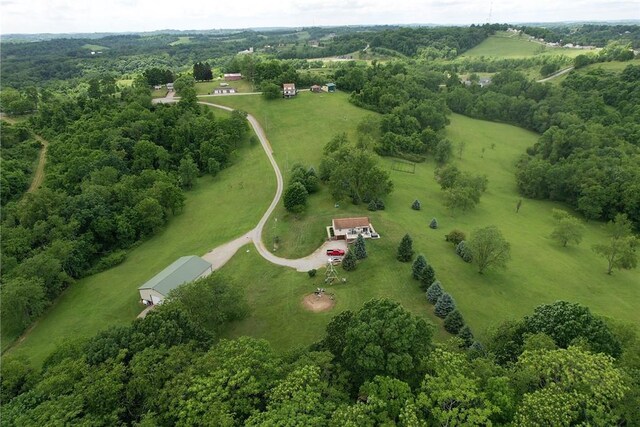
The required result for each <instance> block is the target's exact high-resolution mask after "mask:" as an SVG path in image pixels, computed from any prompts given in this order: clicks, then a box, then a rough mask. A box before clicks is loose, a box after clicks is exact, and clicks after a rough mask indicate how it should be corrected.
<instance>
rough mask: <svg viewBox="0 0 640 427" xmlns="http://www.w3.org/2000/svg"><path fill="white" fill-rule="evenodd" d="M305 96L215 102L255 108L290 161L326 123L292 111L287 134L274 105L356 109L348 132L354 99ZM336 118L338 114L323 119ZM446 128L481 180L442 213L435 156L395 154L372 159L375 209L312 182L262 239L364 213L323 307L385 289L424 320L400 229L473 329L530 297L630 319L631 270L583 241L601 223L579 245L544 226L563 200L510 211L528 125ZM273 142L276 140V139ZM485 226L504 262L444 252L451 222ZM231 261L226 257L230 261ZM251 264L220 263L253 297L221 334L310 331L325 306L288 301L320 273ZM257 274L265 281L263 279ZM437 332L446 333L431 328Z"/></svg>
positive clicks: (301, 245) (355, 304)
mask: <svg viewBox="0 0 640 427" xmlns="http://www.w3.org/2000/svg"><path fill="white" fill-rule="evenodd" d="M312 96H313V94H307V95H306V96H303V97H299V98H298V99H297V100H286V101H273V102H272V103H267V102H265V101H262V100H259V101H257V102H256V103H255V105H259V106H260V105H261V106H263V108H264V110H263V111H260V110H258V108H256V107H255V105H254V106H252V105H250V103H249V101H250V100H249V99H246V98H245V97H238V98H233V99H231V98H225V103H227V104H231V102H230V101H233V103H234V106H236V107H240V108H243V109H245V110H248V111H250V112H252V113H253V114H255V115H256V117H257V118H258V119H259V120H260V121H261V122H262V123H263V125H264V124H265V121H264V120H265V118H266V119H267V120H269V119H270V120H271V121H270V122H269V125H268V126H269V130H268V131H267V134H268V136H269V138H270V140H271V142H272V144H273V145H274V150H275V152H276V154H277V155H278V161H279V162H280V163H282V158H283V157H284V158H285V161H286V162H287V163H288V164H289V165H291V164H293V163H295V162H301V163H303V164H305V165H309V164H312V165H316V164H317V163H318V160H319V159H320V158H321V155H322V147H323V146H324V143H325V142H326V141H328V140H329V139H330V138H331V136H332V135H333V132H328V133H326V134H319V135H316V132H315V131H313V132H312V131H308V132H306V133H305V132H304V129H299V128H300V127H301V126H302V127H304V126H305V125H304V122H302V124H301V123H300V122H298V123H297V125H296V129H295V130H292V132H293V133H294V134H295V135H296V136H295V137H294V136H291V137H289V138H287V130H286V129H287V128H290V127H291V126H292V125H293V123H294V121H292V119H291V117H290V116H288V115H286V114H284V113H285V110H286V109H289V108H290V106H291V105H294V106H299V107H300V108H301V109H303V110H304V111H305V112H306V113H304V115H305V116H307V117H315V116H316V115H320V116H322V117H340V116H341V115H343V111H344V112H345V113H344V114H347V115H351V116H352V117H354V119H355V120H354V122H352V123H351V124H350V125H349V126H347V127H346V128H343V129H347V130H351V131H352V130H353V128H354V127H355V125H356V124H357V118H356V117H357V115H356V114H354V113H353V112H352V110H353V108H354V107H353V106H351V105H350V104H346V103H345V104H344V105H339V104H335V103H334V102H333V99H331V98H329V99H331V101H327V102H326V103H324V102H318V101H317V100H314V99H313V98H311V97H312ZM327 97H328V95H327ZM240 98H245V99H240ZM334 99H338V98H334ZM251 100H254V98H253V97H251ZM296 101H298V102H297V103H296ZM343 101H344V102H346V99H344V98H343ZM323 110H324V111H323ZM276 112H278V113H279V114H281V115H278V114H276ZM293 114H294V115H296V116H299V115H301V114H302V113H301V112H300V111H298V110H296V111H295V112H294V113H293ZM285 122H286V123H287V125H286V126H285V124H284V123H285ZM306 123H308V125H309V127H310V128H312V127H314V126H317V123H316V122H315V121H313V120H308V121H307V122H306ZM335 123H338V122H337V121H335V120H334V124H335ZM265 127H266V126H265ZM332 130H335V131H340V130H341V128H339V127H338V126H337V125H336V126H334V127H333V128H332ZM301 135H305V136H304V137H301ZM311 135H316V136H315V137H312V136H311ZM447 136H448V137H449V138H450V139H451V140H452V141H453V142H454V145H455V144H456V143H457V142H458V141H464V142H465V143H466V146H465V149H464V151H463V154H462V159H458V158H457V157H458V155H457V153H456V155H455V157H456V158H455V159H454V162H455V163H457V164H458V165H459V166H460V167H461V168H462V169H464V170H468V171H470V172H473V173H479V174H486V175H487V176H488V178H489V189H488V191H487V193H485V194H484V195H483V197H482V201H481V203H480V205H479V206H478V207H477V208H476V209H475V210H473V211H471V212H468V213H457V214H452V213H451V212H449V211H448V210H447V209H445V208H444V206H443V197H442V192H441V190H440V188H439V186H438V185H437V183H436V182H435V181H434V179H433V175H434V170H435V167H436V166H435V165H434V164H433V163H432V162H426V163H423V164H418V165H417V167H416V171H415V174H410V173H405V172H397V171H394V170H392V169H393V168H392V166H393V163H394V162H395V160H394V159H390V158H385V159H381V161H382V164H383V165H384V167H385V168H386V169H387V170H389V171H390V173H391V177H392V180H393V181H394V185H395V190H394V192H393V193H392V194H391V195H390V196H389V197H388V198H387V200H386V205H387V209H386V210H385V211H378V212H369V211H367V210H366V207H365V206H363V205H360V206H353V205H351V204H350V203H348V202H346V201H345V202H342V203H340V206H339V207H338V208H336V207H335V206H334V201H333V200H332V199H331V197H330V195H329V194H328V191H327V190H326V189H323V190H322V191H321V192H320V193H319V194H316V195H313V196H311V197H310V201H309V208H308V209H307V213H306V214H305V215H303V216H301V217H299V218H295V217H293V216H289V215H286V214H285V213H284V211H283V210H282V208H281V209H280V210H279V211H277V212H276V213H275V214H274V217H278V221H277V222H276V221H275V218H274V217H272V218H271V219H270V222H269V223H268V225H267V227H266V229H265V230H266V234H265V235H266V238H265V241H266V242H267V243H268V244H271V243H272V240H273V239H272V238H273V236H274V235H278V236H279V237H280V247H279V248H278V250H277V252H276V253H278V254H279V255H280V256H290V257H297V256H302V255H305V254H307V253H309V252H311V251H312V250H313V249H315V248H317V246H318V245H319V244H320V243H321V242H322V240H323V239H324V236H325V233H326V232H325V226H326V225H328V224H329V223H330V219H331V218H332V217H334V216H351V215H368V216H370V217H371V220H372V223H373V226H374V227H375V228H376V230H377V231H378V232H379V233H380V234H381V235H382V239H380V240H377V241H375V242H373V241H372V242H370V243H369V245H370V246H371V248H370V250H371V253H370V257H369V259H367V261H366V262H364V263H362V264H361V266H360V267H359V269H358V270H357V271H356V272H355V273H348V274H346V273H345V277H347V278H348V279H349V280H348V282H347V285H346V286H343V285H337V286H335V289H337V291H336V293H337V296H338V304H337V306H336V307H335V309H334V310H333V314H336V313H338V312H339V311H341V310H343V309H346V308H349V309H358V308H359V307H360V306H361V305H362V303H364V302H365V301H366V300H367V299H369V298H371V297H374V296H388V297H391V298H394V299H396V300H398V301H400V302H402V303H403V305H405V306H406V307H407V308H409V309H411V310H412V311H413V312H415V313H416V314H419V315H424V316H429V317H431V318H432V319H434V318H433V317H432V315H431V314H430V313H431V310H432V307H431V306H430V305H428V304H427V302H426V300H425V299H424V297H423V295H422V293H421V292H420V291H419V290H418V286H417V282H415V281H413V280H412V279H411V277H410V265H409V264H403V263H399V262H397V261H395V259H394V256H395V251H396V248H397V245H398V243H399V241H400V239H401V237H402V236H403V235H404V234H405V233H409V234H411V236H412V237H413V239H414V247H415V249H416V251H417V252H418V253H423V254H425V255H426V257H427V259H428V261H429V262H430V263H431V264H432V265H433V266H434V268H435V270H436V273H437V276H438V279H439V280H441V282H442V283H443V286H444V288H445V289H446V290H447V291H449V292H450V293H451V294H452V295H453V296H454V298H455V300H456V302H457V304H458V306H459V308H460V309H461V311H462V313H463V315H464V316H465V318H466V319H467V321H468V323H469V324H470V325H471V326H472V328H473V330H474V331H475V332H476V334H478V335H479V336H480V337H482V336H484V335H485V331H486V329H487V328H488V327H490V326H492V325H495V324H496V323H498V322H500V321H502V320H506V319H516V318H520V317H522V316H523V315H526V314H527V313H530V312H531V310H532V309H533V308H534V307H536V306H537V305H539V304H543V303H550V302H553V301H556V300H558V299H565V300H569V301H575V302H580V303H582V304H585V305H587V306H589V307H590V308H591V309H592V310H593V311H594V312H596V313H598V314H601V315H604V316H609V317H612V318H618V319H621V320H624V321H629V322H635V323H640V314H639V313H638V312H637V310H636V309H635V307H636V306H637V305H638V303H640V287H638V283H640V272H639V271H638V270H631V271H616V272H615V273H614V275H612V276H608V275H606V274H605V267H606V264H605V261H604V259H601V258H599V257H598V256H596V255H595V254H594V253H593V251H592V250H591V246H592V245H593V244H594V243H596V242H601V241H604V239H605V236H604V234H603V231H602V224H600V223H597V222H591V223H585V226H586V232H585V237H584V240H583V242H582V244H581V245H579V246H571V247H568V248H562V247H560V245H559V244H557V243H556V242H554V241H553V240H551V239H550V238H549V237H548V236H549V234H550V233H551V231H552V229H553V221H552V218H551V209H552V208H565V209H566V208H567V207H566V206H563V205H562V204H559V203H553V202H548V201H536V200H528V199H524V200H523V204H522V208H521V210H520V212H519V213H517V214H516V213H515V207H516V203H517V201H518V200H519V199H520V196H519V195H518V193H517V189H516V184H515V177H514V171H515V162H516V160H517V158H518V157H519V156H520V155H522V154H523V153H524V151H525V149H526V147H528V146H530V145H532V144H533V143H534V142H535V141H536V139H537V137H538V136H537V135H536V134H534V133H531V132H528V131H525V130H523V129H520V128H517V127H514V126H509V125H505V124H498V123H491V122H486V121H481V120H474V119H470V118H467V117H464V116H460V115H452V116H451V125H450V126H449V127H448V130H447ZM283 144H285V145H286V147H281V145H283ZM494 144H495V145H494ZM492 146H493V148H492ZM483 148H484V154H483V152H482V150H483ZM282 151H284V156H283V153H282ZM416 198H417V199H419V200H420V201H421V202H422V205H423V209H422V211H413V210H411V209H410V205H411V202H412V201H413V200H414V199H416ZM433 217H436V218H437V219H438V221H439V223H440V228H439V229H438V230H431V229H430V228H429V227H428V224H429V222H430V220H431V218H433ZM488 225H496V226H498V227H499V228H500V229H501V230H502V232H503V234H504V235H505V237H506V238H507V240H508V241H509V242H510V243H511V246H512V250H511V254H512V261H511V262H510V263H509V267H508V269H507V270H505V271H489V272H487V273H486V274H484V275H480V274H478V273H477V272H476V270H475V267H474V266H473V265H469V264H466V263H464V262H462V260H461V259H460V258H459V257H457V256H456V255H455V253H454V248H453V246H452V245H451V244H449V243H447V242H445V241H444V235H445V234H446V233H447V232H449V231H450V230H452V229H454V228H457V229H461V230H463V231H465V232H466V233H467V235H469V233H470V232H471V231H472V230H474V229H476V228H478V227H483V226H488ZM249 256H250V255H248V256H246V257H249ZM237 257H245V255H244V254H240V255H238V256H237ZM236 263H237V267H233V268H232V267H231V266H234V265H236ZM261 264H262V261H260V262H258V261H255V260H254V261H252V262H247V263H246V264H244V263H243V261H240V260H234V261H233V263H232V264H230V265H229V267H230V269H229V270H227V271H228V272H229V273H230V274H232V275H237V277H238V278H241V280H242V281H243V282H244V283H245V285H246V286H247V287H248V289H249V295H250V298H251V299H252V301H253V302H252V303H253V306H254V313H253V315H252V316H251V317H250V318H249V319H247V320H245V321H244V322H241V323H240V324H239V325H236V326H235V327H234V329H233V332H232V335H234V336H235V335H240V334H251V335H255V336H260V337H265V338H268V339H270V340H273V341H274V343H275V344H276V345H277V346H279V347H282V348H289V347H290V346H293V345H295V344H296V343H298V344H303V343H306V342H311V341H313V340H314V339H318V338H319V337H320V335H321V333H322V328H323V326H324V325H325V324H326V322H327V321H328V319H330V317H331V316H330V315H328V314H326V313H325V314H311V313H308V312H306V311H304V310H303V309H302V308H301V307H300V305H299V303H300V300H301V299H302V298H303V296H304V295H305V294H306V293H308V292H311V291H313V290H314V289H315V287H316V286H319V285H318V283H321V280H320V281H319V282H318V280H316V281H313V280H311V279H308V278H307V277H306V276H305V275H304V274H301V273H296V272H294V271H288V270H285V269H281V268H278V267H274V266H269V265H266V266H264V267H259V266H260V265H261ZM252 265H255V266H258V267H259V268H260V269H262V270H259V271H258V272H257V273H255V279H252V278H251V276H252V275H253V274H254V273H253V272H252V270H251V268H253V267H251V266H252ZM319 274H320V275H322V274H323V273H322V272H320V273H319ZM266 277H269V280H265V278H266ZM352 279H353V280H352ZM307 283H308V284H307ZM282 287H284V288H285V289H281V288H282ZM332 289H333V288H332ZM338 292H339V293H338ZM254 298H255V299H254ZM310 319H313V320H310ZM316 319H317V320H316ZM252 331H253V332H252ZM314 331H315V332H314ZM438 336H440V337H443V336H446V334H445V333H444V332H442V331H439V333H438Z"/></svg>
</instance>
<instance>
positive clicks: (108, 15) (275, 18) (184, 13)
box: [0, 0, 640, 34]
mask: <svg viewBox="0 0 640 427" xmlns="http://www.w3.org/2000/svg"><path fill="white" fill-rule="evenodd" d="M622 19H640V0H596V1H593V0H591V1H588V0H570V1H567V0H529V1H522V0H511V1H509V0H494V1H491V0H482V1H481V0H395V1H394V0H271V1H269V0H237V1H233V0H227V1H221V0H181V1H175V0H171V1H169V0H0V34H14V33H21V34H29V33H91V32H128V31H136V32H138V31H153V30H163V29H176V30H205V29H219V28H251V27H308V26H315V25H317V26H339V25H371V24H472V23H476V24H482V23H485V22H492V23H496V22H497V23H518V22H557V21H603V20H622Z"/></svg>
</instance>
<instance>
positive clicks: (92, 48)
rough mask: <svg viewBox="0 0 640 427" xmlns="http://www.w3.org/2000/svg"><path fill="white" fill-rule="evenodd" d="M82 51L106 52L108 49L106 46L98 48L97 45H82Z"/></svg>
mask: <svg viewBox="0 0 640 427" xmlns="http://www.w3.org/2000/svg"><path fill="white" fill-rule="evenodd" d="M82 49H86V50H93V51H98V50H107V49H109V48H108V47H106V46H100V45H99V44H84V45H82Z"/></svg>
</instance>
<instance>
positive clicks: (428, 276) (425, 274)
mask: <svg viewBox="0 0 640 427" xmlns="http://www.w3.org/2000/svg"><path fill="white" fill-rule="evenodd" d="M435 281H436V272H435V270H434V269H433V267H431V266H430V265H427V266H426V267H425V268H423V269H422V271H421V272H420V289H422V290H423V291H426V290H427V289H428V288H429V286H431V284H432V283H433V282H435Z"/></svg>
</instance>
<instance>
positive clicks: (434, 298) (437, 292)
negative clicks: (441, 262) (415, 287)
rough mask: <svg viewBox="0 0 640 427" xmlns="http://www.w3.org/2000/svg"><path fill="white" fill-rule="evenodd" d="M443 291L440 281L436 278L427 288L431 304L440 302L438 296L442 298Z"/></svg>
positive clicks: (428, 299)
mask: <svg viewBox="0 0 640 427" xmlns="http://www.w3.org/2000/svg"><path fill="white" fill-rule="evenodd" d="M443 293H444V291H443V290H442V286H441V285H440V282H439V281H437V280H436V281H435V282H433V283H432V284H431V286H429V288H428V289H427V301H429V302H430V303H431V304H435V303H436V302H438V298H440V297H441V296H442V294H443Z"/></svg>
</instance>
